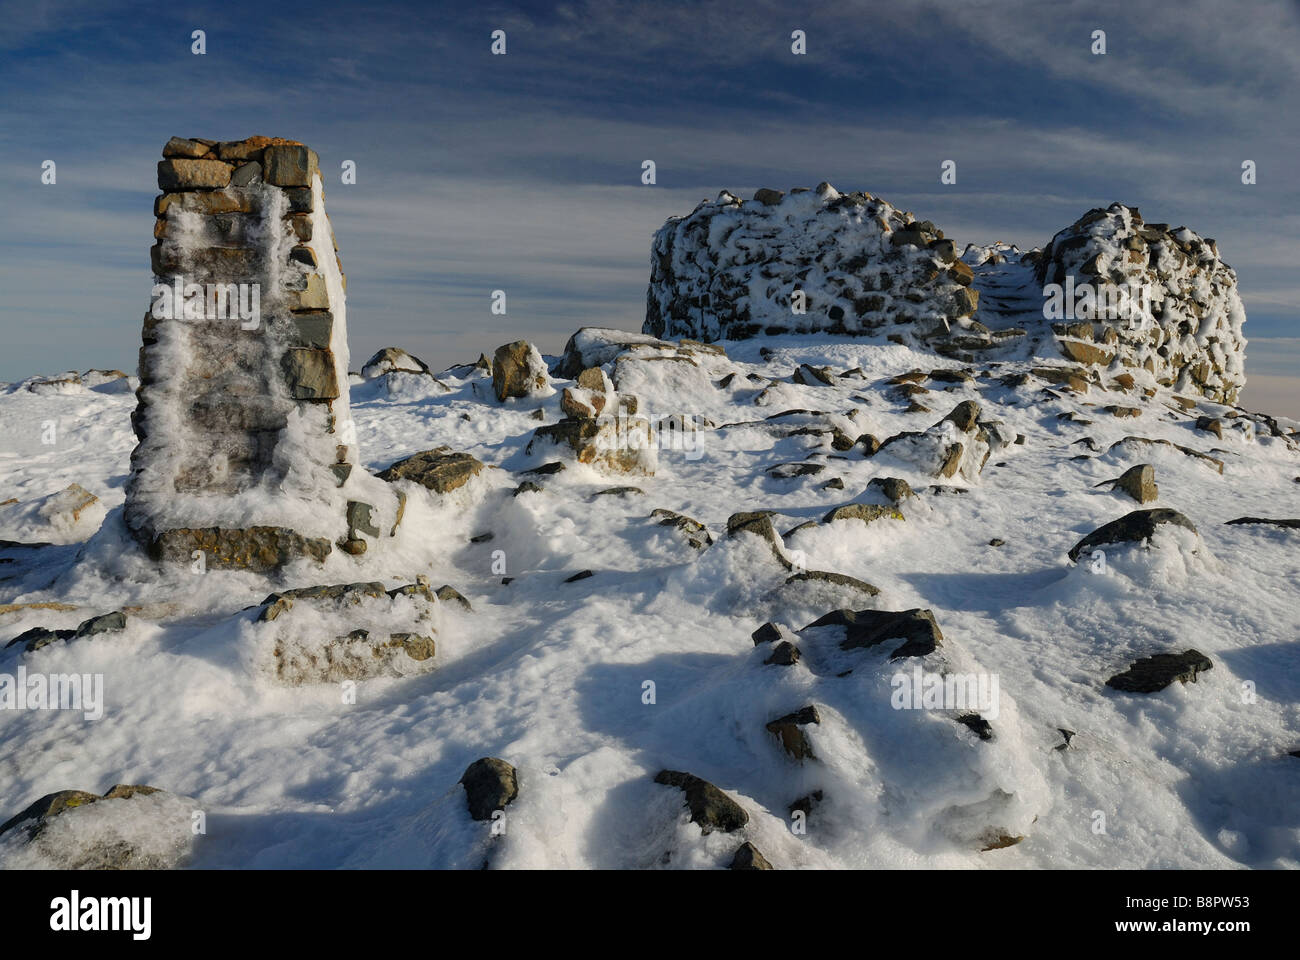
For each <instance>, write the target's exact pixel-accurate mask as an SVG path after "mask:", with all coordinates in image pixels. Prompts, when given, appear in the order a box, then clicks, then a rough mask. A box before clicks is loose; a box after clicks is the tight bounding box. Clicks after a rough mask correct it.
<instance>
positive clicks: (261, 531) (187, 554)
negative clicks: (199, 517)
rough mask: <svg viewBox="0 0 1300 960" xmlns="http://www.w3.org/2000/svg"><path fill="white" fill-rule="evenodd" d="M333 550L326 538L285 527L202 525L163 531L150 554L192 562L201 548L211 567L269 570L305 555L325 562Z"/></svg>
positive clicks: (180, 561) (156, 558) (151, 555)
mask: <svg viewBox="0 0 1300 960" xmlns="http://www.w3.org/2000/svg"><path fill="white" fill-rule="evenodd" d="M332 549H333V545H332V544H331V543H330V541H329V540H326V539H325V538H323V537H304V536H303V535H302V534H300V533H296V532H295V531H293V530H289V529H287V528H285V527H260V526H259V527H247V528H245V529H231V528H224V527H203V528H201V529H192V528H178V529H174V530H164V531H162V532H161V533H159V534H158V535H157V536H156V537H154V539H153V540H152V541H151V542H150V544H149V556H150V557H151V558H152V559H154V560H162V561H168V562H173V563H191V562H193V558H194V556H193V555H194V551H196V550H199V551H202V552H203V554H204V556H205V558H206V560H205V562H206V563H207V565H208V566H209V567H215V568H219V569H235V570H251V571H253V572H255V573H270V572H271V571H273V570H277V569H279V568H280V567H282V566H284V565H285V564H287V563H290V562H292V561H293V560H298V559H302V558H305V557H310V558H311V559H313V560H316V561H318V562H319V561H322V560H324V559H325V558H326V557H327V556H328V555H329V553H330V551H331V550H332Z"/></svg>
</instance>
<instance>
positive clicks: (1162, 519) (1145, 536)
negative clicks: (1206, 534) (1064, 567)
mask: <svg viewBox="0 0 1300 960" xmlns="http://www.w3.org/2000/svg"><path fill="white" fill-rule="evenodd" d="M1162 523H1168V524H1173V525H1174V526H1178V527H1183V528H1184V529H1186V530H1190V531H1192V533H1196V526H1195V525H1194V524H1193V523H1192V521H1190V520H1188V519H1187V518H1186V517H1185V516H1183V515H1182V514H1181V513H1179V512H1178V511H1177V510H1169V509H1167V508H1164V507H1160V508H1156V509H1153V510H1134V511H1133V512H1132V513H1126V514H1125V515H1124V516H1122V517H1120V518H1119V519H1118V520H1112V521H1111V522H1110V523H1107V524H1104V525H1102V526H1100V527H1098V528H1097V529H1096V530H1094V531H1092V533H1090V534H1088V535H1087V536H1086V537H1084V538H1083V539H1082V540H1080V541H1079V542H1078V543H1076V544H1075V545H1074V546H1073V547H1071V548H1070V552H1069V557H1070V559H1071V560H1075V561H1077V560H1078V559H1079V556H1080V554H1082V553H1084V552H1086V551H1088V550H1090V549H1091V548H1093V547H1100V546H1104V545H1106V544H1108V543H1141V542H1142V541H1144V540H1149V539H1150V538H1151V536H1152V534H1154V533H1155V532H1156V527H1158V526H1160V525H1161V524H1162Z"/></svg>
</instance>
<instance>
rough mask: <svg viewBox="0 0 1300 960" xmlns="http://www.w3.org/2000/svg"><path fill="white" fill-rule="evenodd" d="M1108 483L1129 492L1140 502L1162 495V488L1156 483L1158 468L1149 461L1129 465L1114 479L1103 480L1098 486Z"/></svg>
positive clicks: (1148, 501)
mask: <svg viewBox="0 0 1300 960" xmlns="http://www.w3.org/2000/svg"><path fill="white" fill-rule="evenodd" d="M1107 484H1109V485H1110V486H1111V487H1112V488H1113V489H1115V490H1120V491H1122V492H1124V493H1126V494H1128V495H1129V496H1130V497H1132V498H1133V499H1134V500H1136V501H1137V502H1138V503H1150V502H1151V501H1152V500H1155V499H1157V498H1158V497H1159V496H1160V488H1159V486H1158V485H1157V484H1156V468H1155V467H1153V466H1151V464H1149V463H1139V464H1137V465H1136V466H1133V467H1129V468H1128V469H1127V470H1125V471H1124V472H1123V473H1122V474H1120V475H1119V476H1118V477H1116V478H1115V479H1114V480H1106V481H1103V482H1102V483H1100V484H1098V486H1106V485H1107Z"/></svg>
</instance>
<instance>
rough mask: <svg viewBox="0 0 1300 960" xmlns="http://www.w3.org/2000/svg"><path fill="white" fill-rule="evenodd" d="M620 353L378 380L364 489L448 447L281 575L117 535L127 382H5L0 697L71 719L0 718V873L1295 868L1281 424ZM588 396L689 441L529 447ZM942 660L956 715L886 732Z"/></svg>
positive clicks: (381, 374)
mask: <svg viewBox="0 0 1300 960" xmlns="http://www.w3.org/2000/svg"><path fill="white" fill-rule="evenodd" d="M1016 282H1017V281H1016V280H1015V278H1014V277H1012V276H1011V275H1010V274H1007V278H1006V282H1005V286H1006V289H1007V290H1012V289H1013V288H1014V286H1015V283H1016ZM987 299H988V300H989V302H990V304H992V302H993V300H994V298H993V297H992V296H990V297H988V298H987ZM598 339H599V338H598ZM650 339H651V338H648V337H638V336H637V335H627V336H626V341H629V342H630V341H636V340H641V341H643V343H642V345H641V346H640V347H635V346H630V344H629V342H624V343H622V344H619V343H617V342H611V341H609V340H608V338H606V340H604V341H600V343H603V346H602V347H601V349H600V350H597V351H595V352H596V353H597V354H599V355H596V356H592V355H584V356H581V357H573V356H566V357H562V358H560V357H548V358H546V360H547V363H548V366H549V368H550V371H551V372H550V376H549V377H548V376H547V375H546V374H545V373H544V372H542V371H540V370H535V369H532V368H531V367H528V366H527V364H526V363H525V365H524V366H525V368H526V369H528V370H530V371H531V372H530V376H532V377H533V380H534V382H533V383H532V384H531V385H529V386H528V387H527V388H526V389H524V390H523V391H521V392H522V393H523V394H524V396H522V397H518V398H514V399H507V400H505V401H504V402H502V401H499V400H498V399H497V392H496V390H495V389H494V382H493V377H492V374H491V372H490V371H489V369H487V368H488V367H489V366H490V364H485V365H479V366H474V365H471V364H467V365H464V366H459V367H452V368H450V369H448V370H444V371H442V372H439V373H430V372H428V371H427V370H425V369H421V367H420V366H417V365H415V364H409V365H407V367H406V368H405V369H404V368H403V367H402V364H401V363H393V362H387V363H385V362H379V363H372V364H371V365H370V366H368V367H367V370H366V376H365V377H361V376H356V377H354V378H353V379H354V382H353V385H352V388H351V393H352V396H351V401H352V410H353V416H354V418H355V420H356V424H357V434H358V441H359V445H360V449H361V455H362V458H363V460H364V462H365V466H366V467H367V468H368V469H369V470H370V471H372V472H374V473H379V472H381V471H384V470H386V469H387V468H390V467H393V465H394V464H395V463H398V462H399V461H401V460H403V459H404V458H407V457H410V456H412V455H414V454H420V453H427V452H429V451H438V448H447V449H445V450H441V451H439V452H438V453H437V454H436V455H431V456H429V457H426V458H425V459H424V460H422V461H418V462H414V463H412V464H408V465H406V466H404V467H400V468H398V467H394V469H393V470H392V471H390V472H389V476H388V477H387V479H390V481H391V482H392V483H394V484H398V485H399V486H400V487H401V489H402V490H403V492H405V493H406V495H407V501H406V506H405V515H404V518H403V520H402V522H401V525H400V528H399V529H398V530H397V533H396V535H394V536H393V537H392V538H391V539H389V540H387V541H385V542H384V544H383V549H382V550H378V549H377V550H372V551H368V552H367V553H365V554H362V555H360V556H350V555H347V554H345V553H343V552H341V551H338V550H335V551H333V552H332V553H331V554H330V556H329V557H328V558H327V559H326V560H325V562H324V564H323V565H318V564H316V563H315V562H314V561H311V560H303V561H300V562H298V563H297V564H295V565H293V566H291V567H289V568H288V569H286V570H285V571H284V573H283V575H282V576H280V577H278V578H268V577H266V576H262V575H258V574H253V573H241V572H229V571H222V570H214V569H208V570H206V571H204V572H196V571H194V570H192V569H191V568H190V567H189V566H186V565H184V564H171V565H167V566H159V565H158V564H156V563H155V562H153V561H151V560H149V559H148V558H147V557H145V556H144V555H143V554H142V553H141V551H140V549H139V548H138V547H137V546H136V545H135V544H134V542H133V541H132V540H131V539H130V538H129V537H128V535H127V534H126V532H125V530H124V527H123V524H122V520H121V510H120V507H121V503H122V497H123V487H124V484H125V481H126V474H127V471H128V460H129V456H130V453H131V449H132V446H133V443H134V438H133V436H132V433H131V425H130V415H131V411H132V408H133V405H134V398H133V397H132V395H131V393H130V391H129V381H128V382H127V386H126V387H125V388H124V387H123V386H122V385H121V384H118V382H117V379H116V378H114V377H112V376H108V375H96V376H87V377H77V378H75V382H74V378H71V377H67V376H65V377H63V378H45V379H43V380H39V381H37V380H33V381H26V382H24V383H22V384H12V385H9V386H8V387H7V388H6V392H4V393H3V395H0V429H3V430H4V431H5V433H6V435H7V436H8V437H9V438H10V440H11V443H10V444H9V446H8V451H7V452H5V453H2V454H0V499H9V498H13V499H14V500H15V502H14V503H11V504H8V505H7V506H4V507H0V537H3V538H5V540H6V543H5V544H4V546H3V548H0V601H2V602H3V603H4V604H5V605H4V606H0V641H2V642H3V643H8V642H9V641H11V640H12V639H14V638H18V637H20V636H25V638H26V639H24V640H23V642H21V643H18V644H15V645H11V646H8V647H7V648H4V649H3V651H2V652H0V673H4V674H9V675H15V674H16V672H17V670H18V669H19V667H24V668H25V669H26V670H27V671H32V672H37V671H39V672H42V673H45V674H56V673H72V672H76V673H80V674H91V675H94V674H100V675H102V676H103V682H104V697H103V700H104V704H103V707H104V709H103V713H102V718H100V719H94V720H91V719H87V718H86V717H85V716H84V715H83V714H82V713H78V712H73V711H42V710H27V711H21V712H20V711H12V712H10V711H6V713H5V715H4V716H3V718H0V724H2V726H0V820H4V819H7V818H9V817H11V816H14V815H17V814H19V813H20V812H22V811H24V810H25V809H26V808H28V806H29V804H32V803H33V802H34V801H36V800H37V799H38V798H40V797H42V796H45V795H49V794H53V793H56V792H58V791H64V790H80V791H84V792H85V794H79V795H69V796H68V797H65V798H64V799H63V800H61V801H59V803H58V804H56V805H55V806H57V809H54V808H53V807H50V806H49V805H47V806H46V807H45V808H42V809H41V810H37V811H35V812H33V813H31V814H30V815H28V816H27V819H25V820H21V821H20V823H19V824H18V825H17V826H14V827H11V828H9V829H4V828H0V858H3V860H0V862H3V863H5V864H7V865H69V864H77V865H86V864H89V865H104V864H109V865H113V864H117V865H120V861H122V859H123V857H126V858H127V859H128V860H129V859H130V857H129V856H128V854H130V853H131V851H133V850H139V851H142V852H139V853H138V854H136V855H135V860H134V862H135V863H136V864H143V865H172V864H184V863H188V864H191V865H194V866H200V867H336V866H349V867H358V866H385V867H464V868H476V867H479V866H482V865H484V864H485V863H486V864H488V865H490V866H492V867H498V868H508V867H550V868H558V867H570V868H572V867H604V868H661V867H666V868H679V867H697V868H699V867H726V866H733V865H734V866H737V867H748V868H755V867H757V868H763V867H765V866H772V867H775V868H777V869H790V868H801V867H972V868H980V867H988V868H1007V867H1013V868H1015V867H1021V868H1023V867H1080V866H1083V867H1143V868H1167V867H1284V866H1289V867H1296V866H1300V803H1297V802H1296V801H1297V798H1298V791H1300V786H1298V784H1300V780H1298V779H1297V778H1300V759H1298V758H1297V756H1296V751H1298V750H1300V674H1297V671H1296V669H1295V665H1296V663H1297V654H1300V646H1298V645H1297V633H1298V629H1297V628H1298V627H1300V602H1297V601H1298V600H1300V559H1298V558H1300V552H1298V550H1297V548H1298V546H1300V539H1298V538H1300V530H1296V529H1294V521H1292V523H1293V526H1291V527H1288V526H1287V525H1278V524H1276V523H1268V522H1243V523H1233V522H1232V521H1236V520H1239V519H1241V518H1255V519H1256V520H1260V519H1263V520H1288V519H1290V518H1294V517H1296V516H1300V510H1297V508H1296V504H1297V495H1298V494H1300V447H1298V445H1297V437H1296V435H1295V431H1296V428H1297V424H1295V423H1292V422H1289V421H1286V420H1281V419H1272V418H1268V417H1264V416H1259V415H1252V414H1248V413H1246V412H1245V411H1242V410H1240V409H1238V408H1234V407H1229V406H1224V405H1220V404H1214V403H1210V402H1208V401H1205V400H1202V399H1199V398H1197V397H1186V398H1182V399H1180V396H1181V395H1177V394H1176V393H1175V392H1174V391H1173V390H1170V389H1165V388H1161V389H1156V390H1151V391H1144V390H1142V389H1141V388H1140V387H1132V388H1126V387H1125V386H1124V385H1123V384H1122V383H1116V382H1115V381H1113V380H1109V379H1106V378H1102V377H1093V376H1090V375H1089V374H1088V373H1087V372H1086V371H1084V370H1081V368H1076V367H1074V366H1072V365H1071V364H1070V363H1068V362H1067V361H1065V360H1059V361H1047V360H1043V359H1042V358H1034V357H1030V356H1023V357H1015V356H1012V357H1008V358H1003V359H999V360H979V361H976V362H973V363H972V362H962V361H961V360H957V359H949V358H944V357H940V356H936V355H934V354H933V353H929V352H924V351H922V350H919V349H916V348H913V347H911V346H907V345H903V344H899V343H894V342H890V341H889V340H888V339H887V338H886V337H884V336H880V337H844V336H840V337H836V336H821V337H808V336H777V337H759V338H755V339H751V340H745V341H741V342H722V343H719V344H712V345H707V346H705V345H692V344H690V343H683V344H678V345H663V344H659V343H648V344H647V343H644V341H648V340H650ZM597 345H598V346H599V345H600V344H597ZM396 355H397V354H396V352H394V354H393V356H396ZM533 366H534V367H535V364H534V365H533ZM593 366H600V367H601V368H602V371H603V374H604V376H605V377H607V378H608V382H606V380H605V379H604V378H602V377H601V376H599V375H593V374H590V373H587V372H584V371H589V370H590V369H591V367H593ZM560 371H563V374H562V375H561V373H560ZM579 376H582V377H584V378H585V379H584V380H583V381H579V380H578V379H577V378H578V377H579ZM498 378H499V377H498ZM565 388H569V392H568V393H567V394H566V393H565ZM611 390H617V395H618V396H619V397H623V396H633V397H635V398H636V404H635V406H636V416H638V417H649V418H650V419H651V420H652V421H656V422H659V418H664V417H677V418H678V419H677V420H676V421H670V422H671V423H673V424H674V425H680V426H685V427H687V429H686V430H685V431H681V430H677V431H673V430H668V429H661V430H660V431H658V433H656V434H654V435H653V440H652V442H653V444H654V445H655V447H656V451H655V453H656V454H657V456H653V455H650V454H648V453H645V454H644V456H642V455H640V454H638V455H637V456H632V457H625V458H622V459H618V460H617V461H616V462H606V463H604V464H603V465H602V463H601V461H600V460H599V458H597V460H596V461H595V462H594V463H582V462H579V460H578V458H576V457H575V456H574V455H573V451H572V449H570V447H568V446H566V445H565V444H564V443H560V444H555V443H551V442H549V441H545V440H542V441H535V439H534V434H535V431H536V430H537V429H538V428H539V427H541V428H546V427H548V426H549V425H556V424H561V423H562V417H564V416H565V415H566V412H568V413H572V412H573V411H574V409H575V405H577V404H588V405H589V407H588V408H587V411H586V412H594V411H591V410H590V405H591V404H593V403H594V402H595V397H596V396H597V395H601V396H602V397H603V398H604V400H602V402H605V400H612V394H611ZM1148 393H1150V395H1148ZM620 404H621V401H620ZM562 405H563V406H564V407H567V408H568V409H567V410H566V409H564V408H562ZM620 409H622V410H623V411H624V412H625V413H627V412H629V408H628V407H627V406H626V405H622V404H621V405H620ZM609 412H610V411H609V410H607V411H606V415H608V414H609ZM950 415H951V416H950ZM682 418H684V421H683V419H682ZM51 420H53V421H57V424H58V435H57V442H56V443H54V444H49V443H42V439H43V436H42V426H41V425H42V424H43V423H46V422H48V421H51ZM629 422H632V423H635V421H629ZM660 426H663V424H662V423H660ZM566 429H567V428H566ZM558 432H559V433H561V434H563V431H562V430H559V431H558ZM563 436H568V434H563ZM958 445H960V449H959V450H954V447H955V446H958ZM453 454H465V455H468V456H467V457H454V456H452V455H453ZM655 460H657V462H654V461H655ZM557 463H558V464H561V467H555V466H553V465H554V464H557ZM611 463H612V465H611ZM647 463H648V464H649V465H648V466H647ZM478 464H481V465H482V466H481V467H479V466H478ZM1144 465H1148V466H1149V467H1150V468H1151V469H1150V470H1149V471H1148V470H1145V469H1142V468H1143V466H1144ZM651 466H652V467H653V473H650V472H649V467H651ZM1134 468H1138V469H1136V470H1135V469H1134ZM629 471H630V472H629ZM1121 476H1125V477H1126V478H1127V479H1126V480H1125V481H1124V482H1123V483H1122V484H1112V483H1110V481H1115V480H1118V479H1119V478H1121ZM71 484H76V485H78V487H79V489H80V490H81V492H82V493H81V494H78V493H76V491H73V492H71V493H68V492H67V491H68V488H69V486H70V485H71ZM82 494H86V495H89V496H92V497H94V498H97V501H96V502H97V504H98V506H97V507H95V506H94V505H88V501H86V500H85V497H84V496H82ZM52 496H59V497H62V498H63V499H62V500H60V501H58V502H57V503H55V504H53V505H51V503H52V501H50V500H48V499H46V498H50V497H52ZM1152 497H1154V499H1153V498H1152ZM845 508H847V509H845ZM74 509H75V512H76V516H75V517H74V516H73V511H74ZM5 511H10V512H9V513H6V512H5ZM1136 511H1142V513H1139V514H1138V515H1137V516H1130V515H1131V514H1134V513H1135V512H1136ZM1148 511H1155V512H1148ZM746 514H748V515H746ZM1124 518H1127V519H1124ZM1121 519H1123V522H1122V523H1119V524H1116V525H1114V526H1112V527H1110V528H1106V525H1107V524H1112V522H1114V521H1120V520H1121ZM1099 530H1102V531H1103V532H1101V533H1099V534H1097V535H1096V536H1093V537H1092V538H1091V539H1090V540H1087V542H1084V541H1085V540H1086V539H1087V538H1089V535H1090V534H1094V532H1096V531H1099ZM33 543H47V544H48V545H44V546H33V545H32V544H33ZM1076 548H1077V549H1076ZM1072 553H1073V554H1074V556H1075V557H1077V562H1076V561H1072V560H1071V558H1070V555H1071V554H1072ZM426 578H427V580H426ZM342 584H351V585H354V586H352V587H350V588H348V589H338V590H334V591H332V592H331V591H316V593H315V594H312V592H311V591H306V592H298V593H294V592H293V588H304V587H313V586H318V585H325V586H330V585H342ZM443 584H446V585H447V586H448V587H450V588H451V589H450V590H445V589H438V587H439V585H443ZM273 595H274V596H273ZM926 611H928V613H926ZM109 613H122V614H123V617H122V618H121V621H120V622H119V620H117V619H113V620H110V621H98V620H95V618H98V617H102V616H103V615H105V614H109ZM887 614H893V615H892V616H890V615H887ZM819 621H820V623H818V622H819ZM87 624H89V626H87ZM814 624H818V625H814ZM765 625H766V626H765ZM33 630H35V631H36V632H34V633H33V632H32V631H33ZM60 631H62V633H60ZM360 631H365V632H364V633H362V632H360ZM376 638H382V642H380V641H377V640H376ZM0 645H2V643H0ZM945 673H946V674H949V675H958V674H960V675H964V676H972V677H977V678H984V680H985V681H987V682H992V681H996V692H997V697H996V701H995V702H993V703H992V704H991V706H992V709H989V706H990V705H987V704H986V705H980V704H976V705H974V708H972V707H971V706H970V705H968V706H967V707H965V708H953V707H951V705H945V704H942V703H941V704H939V705H938V706H934V705H930V706H931V708H929V709H925V708H924V707H925V706H927V705H926V704H917V706H921V707H922V708H921V709H899V708H898V707H899V705H900V704H899V702H898V699H897V697H896V696H895V694H896V692H897V690H898V689H899V688H898V681H897V680H896V678H897V677H898V676H900V675H906V676H908V677H918V676H923V675H924V676H928V675H935V674H945ZM353 684H355V686H353ZM348 690H352V691H354V696H353V697H352V698H351V699H353V700H354V702H348V701H349V699H350V698H349V697H348V696H347V691H348ZM904 706H906V704H904ZM480 761H481V762H480ZM113 784H149V785H152V786H153V787H157V788H160V790H161V791H162V793H160V794H148V795H144V794H134V795H133V794H132V793H131V790H130V789H127V790H126V791H125V792H123V791H122V790H121V789H120V788H119V790H117V791H109V790H108V788H109V786H110V785H113ZM101 790H102V791H105V793H104V794H101V793H100V791H101ZM87 796H88V797H89V798H90V799H89V801H87V799H86V798H87ZM163 800H166V801H167V802H163ZM146 801H147V802H146ZM182 801H183V802H182ZM130 804H137V806H135V807H132V806H129V805H130ZM115 805H116V806H115ZM176 810H179V811H180V814H177V813H176ZM187 811H189V812H192V811H202V812H203V814H204V817H205V822H206V827H205V831H204V832H202V833H201V834H199V835H197V836H193V837H191V836H190V834H189V833H188V832H187V831H183V833H184V837H182V839H180V840H176V839H175V838H171V839H169V840H167V841H166V842H164V841H163V839H160V838H159V837H158V836H157V834H158V832H159V831H161V830H162V829H163V828H162V826H161V825H162V824H165V825H167V827H168V829H173V828H175V826H176V824H175V822H174V820H175V818H176V816H178V815H184V814H185V813H186V812H187ZM77 818H79V819H77ZM169 818H170V819H169ZM23 824H27V827H23V826H22V825H23ZM114 824H117V825H116V826H114ZM6 826H8V825H6ZM37 826H41V827H43V829H41V830H39V831H38V830H36V829H35V827H37ZM187 826H188V825H187ZM114 831H116V832H114ZM123 836H126V837H127V838H128V841H122V840H121V838H122V837H123ZM105 838H108V840H105ZM114 838H116V839H114ZM130 838H135V839H134V840H131V839H130ZM109 841H112V842H111V843H110V842H109ZM123 843H125V844H126V845H125V846H123ZM132 844H134V846H132ZM123 851H126V853H123Z"/></svg>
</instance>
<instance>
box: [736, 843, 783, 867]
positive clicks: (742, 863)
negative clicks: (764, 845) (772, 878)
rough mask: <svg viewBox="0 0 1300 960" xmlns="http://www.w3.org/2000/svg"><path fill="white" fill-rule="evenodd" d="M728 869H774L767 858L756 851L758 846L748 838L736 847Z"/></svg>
mask: <svg viewBox="0 0 1300 960" xmlns="http://www.w3.org/2000/svg"><path fill="white" fill-rule="evenodd" d="M727 869H728V870H775V869H776V868H775V867H774V866H772V864H770V863H768V861H767V858H766V857H765V856H763V855H762V854H761V853H759V852H758V847H756V846H754V845H753V844H752V843H750V842H749V841H748V840H746V841H745V842H744V843H742V844H741V845H740V846H739V847H737V848H736V853H735V855H734V856H733V857H732V858H731V864H730V865H729V866H728V867H727Z"/></svg>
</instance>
